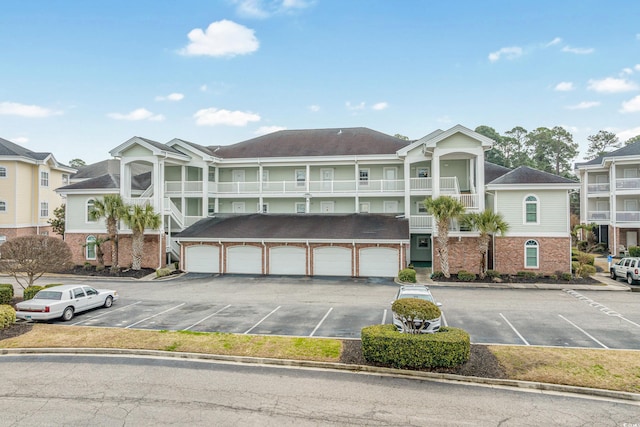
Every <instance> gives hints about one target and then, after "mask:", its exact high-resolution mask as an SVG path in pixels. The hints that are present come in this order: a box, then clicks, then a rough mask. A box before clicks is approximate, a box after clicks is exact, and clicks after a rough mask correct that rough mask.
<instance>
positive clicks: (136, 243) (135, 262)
mask: <svg viewBox="0 0 640 427" xmlns="http://www.w3.org/2000/svg"><path fill="white" fill-rule="evenodd" d="M143 248H144V233H140V232H134V233H133V236H132V238H131V258H132V261H131V269H132V270H140V268H141V266H142V249H143Z"/></svg>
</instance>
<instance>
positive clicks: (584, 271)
mask: <svg viewBox="0 0 640 427" xmlns="http://www.w3.org/2000/svg"><path fill="white" fill-rule="evenodd" d="M592 274H596V268H595V267H594V266H593V265H589V264H583V265H582V267H581V268H580V272H579V274H578V275H579V276H580V277H582V278H584V279H587V278H589V277H591V275H592Z"/></svg>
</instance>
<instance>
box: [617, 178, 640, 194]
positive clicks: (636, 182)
mask: <svg viewBox="0 0 640 427" xmlns="http://www.w3.org/2000/svg"><path fill="white" fill-rule="evenodd" d="M625 190H631V192H634V191H638V192H640V191H639V190H640V178H619V179H616V191H625Z"/></svg>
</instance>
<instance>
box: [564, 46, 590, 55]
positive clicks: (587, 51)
mask: <svg viewBox="0 0 640 427" xmlns="http://www.w3.org/2000/svg"><path fill="white" fill-rule="evenodd" d="M562 51H563V52H568V53H575V54H576V55H588V54H590V53H593V52H594V49H593V48H591V47H571V46H565V47H563V48H562Z"/></svg>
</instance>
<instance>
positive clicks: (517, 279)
mask: <svg viewBox="0 0 640 427" xmlns="http://www.w3.org/2000/svg"><path fill="white" fill-rule="evenodd" d="M433 281H434V282H443V283H447V282H449V283H451V282H462V280H460V279H458V276H457V275H455V274H452V275H451V277H449V278H446V277H444V276H442V277H434V278H433ZM464 283H547V284H567V285H599V284H600V283H601V282H599V281H598V280H596V279H594V278H592V277H589V278H586V279H585V278H582V277H574V278H572V279H571V280H563V279H562V278H559V277H558V278H551V277H549V276H544V277H532V278H528V277H524V276H517V275H504V276H500V278H499V280H493V279H492V278H491V277H489V276H486V277H485V278H484V279H480V278H478V277H476V279H475V280H469V281H464Z"/></svg>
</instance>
